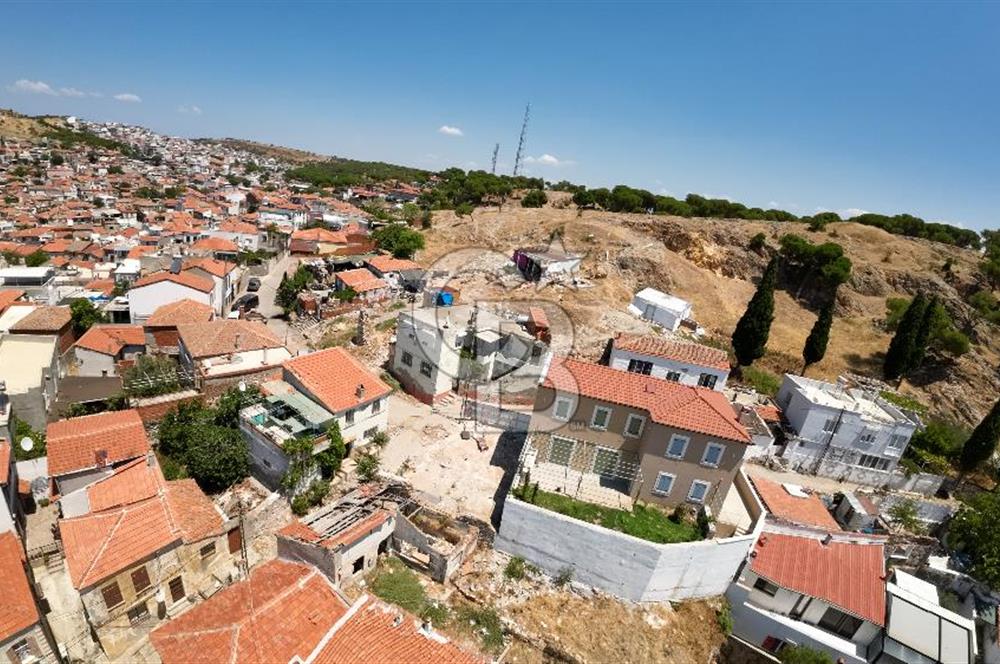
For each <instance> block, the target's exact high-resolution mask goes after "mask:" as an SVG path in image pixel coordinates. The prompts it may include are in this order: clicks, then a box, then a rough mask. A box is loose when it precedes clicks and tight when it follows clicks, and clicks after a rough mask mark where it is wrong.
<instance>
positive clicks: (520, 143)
mask: <svg viewBox="0 0 1000 664" xmlns="http://www.w3.org/2000/svg"><path fill="white" fill-rule="evenodd" d="M530 114H531V104H530V103H529V104H528V105H527V106H525V107H524V122H522V123H521V137H520V138H519V139H517V154H516V155H515V156H514V176H515V177H517V172H518V171H519V170H520V169H521V155H522V154H523V152H524V136H525V134H527V133H528V116H529V115H530Z"/></svg>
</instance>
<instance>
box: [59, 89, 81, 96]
mask: <svg viewBox="0 0 1000 664" xmlns="http://www.w3.org/2000/svg"><path fill="white" fill-rule="evenodd" d="M59 94H60V95H61V96H63V97H86V96H87V93H86V92H84V91H83V90H77V89H76V88H59Z"/></svg>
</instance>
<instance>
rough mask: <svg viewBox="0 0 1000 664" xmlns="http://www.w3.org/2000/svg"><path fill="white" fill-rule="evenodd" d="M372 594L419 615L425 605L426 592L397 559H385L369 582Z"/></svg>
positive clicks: (409, 570)
mask: <svg viewBox="0 0 1000 664" xmlns="http://www.w3.org/2000/svg"><path fill="white" fill-rule="evenodd" d="M371 589H372V592H373V593H375V594H376V595H378V596H379V597H381V598H382V599H384V600H385V601H387V602H389V603H390V604H395V605H396V606H399V607H402V608H404V609H406V610H407V611H409V612H410V613H414V614H416V615H420V614H421V613H422V612H423V610H424V609H425V608H427V605H428V604H429V602H428V599H427V592H426V591H425V590H424V587H423V586H422V585H420V579H418V578H417V575H416V574H415V573H414V572H413V570H411V569H410V568H409V567H407V566H406V565H405V564H403V562H402V561H401V560H399V559H398V558H386V559H385V561H384V562H383V563H380V564H379V567H378V570H377V571H376V573H375V578H374V579H372V581H371Z"/></svg>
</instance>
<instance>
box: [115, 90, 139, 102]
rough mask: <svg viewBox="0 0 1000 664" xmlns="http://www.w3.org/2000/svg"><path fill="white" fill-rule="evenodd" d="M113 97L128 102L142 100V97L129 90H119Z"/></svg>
mask: <svg viewBox="0 0 1000 664" xmlns="http://www.w3.org/2000/svg"><path fill="white" fill-rule="evenodd" d="M115 99H117V100H118V101H124V102H128V103H130V104H138V103H139V102H141V101H142V98H141V97H140V96H139V95H134V94H132V93H131V92H119V93H118V94H116V95H115Z"/></svg>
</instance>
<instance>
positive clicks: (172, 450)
mask: <svg viewBox="0 0 1000 664" xmlns="http://www.w3.org/2000/svg"><path fill="white" fill-rule="evenodd" d="M210 417H211V414H210V413H208V412H207V409H206V408H205V407H204V406H203V405H202V404H200V403H198V402H197V401H187V402H183V403H181V404H179V405H178V406H177V408H175V409H173V410H171V411H169V412H168V413H167V414H166V415H164V416H163V419H162V420H160V425H159V427H157V449H159V450H160V452H162V453H163V454H165V455H167V456H169V457H172V458H174V459H176V460H177V461H178V462H181V463H183V460H184V458H185V456H186V455H187V452H188V449H189V448H190V446H191V440H192V437H193V432H194V430H195V429H197V428H198V427H200V426H201V425H203V424H206V423H207V422H208V420H209V419H210Z"/></svg>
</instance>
